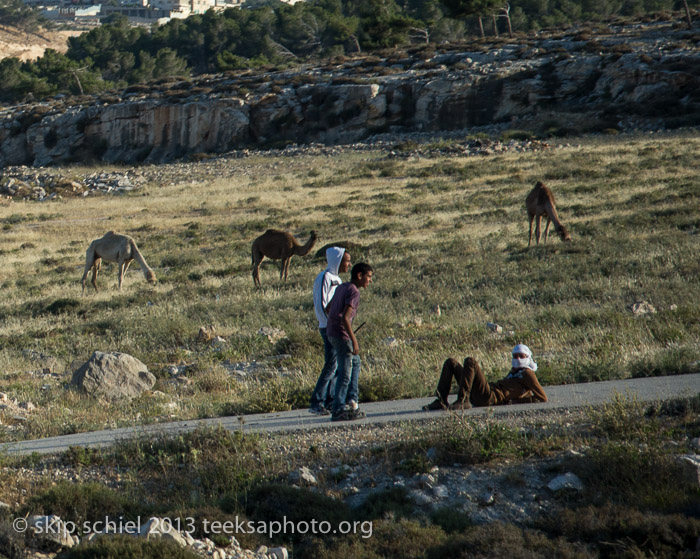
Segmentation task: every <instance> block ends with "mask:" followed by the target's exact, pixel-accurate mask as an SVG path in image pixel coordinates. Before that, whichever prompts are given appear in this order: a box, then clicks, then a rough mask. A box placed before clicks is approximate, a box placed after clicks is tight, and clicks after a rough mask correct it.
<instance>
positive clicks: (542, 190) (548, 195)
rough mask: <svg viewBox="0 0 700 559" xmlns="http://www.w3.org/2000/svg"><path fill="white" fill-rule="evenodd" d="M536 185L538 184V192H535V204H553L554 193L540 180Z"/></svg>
mask: <svg viewBox="0 0 700 559" xmlns="http://www.w3.org/2000/svg"><path fill="white" fill-rule="evenodd" d="M537 185H538V186H539V189H538V190H539V192H538V193H537V204H538V205H541V206H544V205H545V204H546V203H547V202H551V203H552V204H554V194H553V193H552V191H551V190H550V189H549V188H548V187H546V186H545V185H544V184H542V183H541V182H538V183H537Z"/></svg>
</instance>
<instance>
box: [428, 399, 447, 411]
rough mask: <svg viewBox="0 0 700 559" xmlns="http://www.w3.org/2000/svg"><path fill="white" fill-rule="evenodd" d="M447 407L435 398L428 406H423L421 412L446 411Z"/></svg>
mask: <svg viewBox="0 0 700 559" xmlns="http://www.w3.org/2000/svg"><path fill="white" fill-rule="evenodd" d="M446 409H447V406H446V405H445V404H444V403H443V401H442V400H441V399H440V398H435V400H434V401H433V402H430V403H429V404H428V405H426V406H423V411H435V410H446Z"/></svg>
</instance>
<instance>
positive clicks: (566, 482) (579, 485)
mask: <svg viewBox="0 0 700 559" xmlns="http://www.w3.org/2000/svg"><path fill="white" fill-rule="evenodd" d="M547 488H548V489H549V490H550V491H554V492H555V493H556V492H557V491H561V490H563V489H573V490H575V491H583V482H582V481H581V480H580V479H579V477H578V476H577V475H576V474H572V473H571V472H567V473H565V474H562V475H560V476H557V477H555V478H554V479H553V480H552V481H550V482H549V483H548V484H547Z"/></svg>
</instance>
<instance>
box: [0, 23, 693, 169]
mask: <svg viewBox="0 0 700 559" xmlns="http://www.w3.org/2000/svg"><path fill="white" fill-rule="evenodd" d="M696 41H697V37H696V36H695V35H694V34H693V33H691V32H688V31H683V30H681V29H677V28H675V27H674V26H673V25H671V24H670V23H668V22H661V23H651V24H644V25H642V24H640V25H637V26H630V27H626V28H622V27H620V28H609V29H608V30H607V31H606V32H603V33H599V34H598V35H595V36H591V35H589V34H587V33H583V32H582V31H581V30H578V31H577V30H572V31H570V32H568V33H563V34H561V35H559V36H555V37H546V38H542V39H538V38H532V37H528V38H520V39H512V40H510V41H502V42H501V43H500V44H497V45H493V46H491V47H490V48H486V47H484V46H483V45H477V46H475V47H473V48H474V50H469V49H467V48H466V47H464V46H462V48H458V47H452V48H450V47H447V46H445V47H442V46H441V47H440V49H441V50H440V51H439V52H436V51H434V50H433V51H428V50H425V48H423V49H422V50H421V49H414V50H413V52H400V53H394V54H393V55H391V56H390V57H386V58H379V57H376V56H375V57H365V58H354V59H349V60H345V61H343V62H342V63H338V64H334V65H331V64H329V65H327V66H324V67H319V68H313V69H310V68H301V69H298V70H295V71H283V72H269V73H267V74H260V75H257V76H255V75H250V74H244V73H240V74H226V75H216V76H206V77H201V78H199V79H197V81H196V82H173V83H171V84H160V85H158V86H155V85H154V86H153V88H152V89H148V90H146V88H131V89H127V90H125V91H124V93H123V94H122V96H121V97H109V98H107V97H105V96H102V97H99V96H95V97H82V98H80V99H79V101H80V102H79V103H75V102H73V101H71V99H62V100H54V101H53V102H51V103H43V104H34V105H23V106H19V107H15V108H10V109H6V110H2V111H0V167H4V166H8V165H34V166H43V165H49V164H57V163H68V162H73V161H81V160H85V159H101V160H103V161H107V162H126V163H135V162H140V161H148V162H161V161H168V160H172V159H175V158H179V157H182V156H185V155H187V154H195V153H205V152H207V153H221V152H226V151H231V150H233V149H238V148H246V147H269V146H276V145H284V144H289V143H297V144H304V143H310V142H320V143H325V144H340V143H350V142H355V141H358V140H361V139H363V138H366V137H368V136H370V135H373V134H377V133H387V132H412V131H422V132H426V131H428V132H429V131H444V130H462V129H470V128H474V127H483V126H494V125H495V126H501V127H511V128H525V129H531V130H536V131H539V132H547V131H552V132H553V133H559V132H565V131H567V130H571V131H575V132H589V131H601V130H605V129H616V130H626V129H635V128H637V129H638V128H642V129H644V128H649V129H651V128H654V129H659V128H662V129H663V128H674V127H678V126H687V125H694V124H697V123H698V122H700V52H699V51H698V48H697V44H696ZM477 47H478V48H477Z"/></svg>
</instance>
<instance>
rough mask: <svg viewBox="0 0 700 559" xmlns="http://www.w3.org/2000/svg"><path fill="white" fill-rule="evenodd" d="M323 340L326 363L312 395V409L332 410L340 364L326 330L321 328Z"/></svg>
mask: <svg viewBox="0 0 700 559" xmlns="http://www.w3.org/2000/svg"><path fill="white" fill-rule="evenodd" d="M319 332H321V338H323V353H324V363H323V369H321V374H320V375H319V377H318V381H317V382H316V388H314V391H313V394H311V407H312V408H315V407H318V406H323V407H324V408H330V407H331V405H333V393H334V391H335V373H336V369H337V365H338V362H337V361H336V358H335V349H333V346H332V345H331V342H330V340H329V339H328V336H327V335H326V329H325V328H319Z"/></svg>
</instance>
